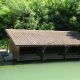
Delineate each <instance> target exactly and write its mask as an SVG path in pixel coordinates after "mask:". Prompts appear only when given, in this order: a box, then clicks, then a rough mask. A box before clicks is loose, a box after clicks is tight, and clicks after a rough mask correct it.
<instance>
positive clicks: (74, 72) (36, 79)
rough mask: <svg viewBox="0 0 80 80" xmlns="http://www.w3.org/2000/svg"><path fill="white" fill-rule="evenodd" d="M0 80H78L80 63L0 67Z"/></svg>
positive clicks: (47, 63)
mask: <svg viewBox="0 0 80 80" xmlns="http://www.w3.org/2000/svg"><path fill="white" fill-rule="evenodd" d="M0 80H80V61H66V62H62V61H61V62H54V61H52V62H44V63H38V62H37V63H35V62H33V63H25V64H21V63H18V64H15V65H13V64H10V65H5V63H4V65H1V66H0Z"/></svg>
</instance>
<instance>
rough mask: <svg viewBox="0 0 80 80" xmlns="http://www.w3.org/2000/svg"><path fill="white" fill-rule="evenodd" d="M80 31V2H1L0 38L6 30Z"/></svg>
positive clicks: (49, 0) (76, 0)
mask: <svg viewBox="0 0 80 80" xmlns="http://www.w3.org/2000/svg"><path fill="white" fill-rule="evenodd" d="M7 28H13V29H36V30H39V29H40V30H41V29H42V30H70V31H75V30H76V31H80V0H0V38H1V39H3V38H5V37H6V33H5V31H4V30H5V29H7Z"/></svg>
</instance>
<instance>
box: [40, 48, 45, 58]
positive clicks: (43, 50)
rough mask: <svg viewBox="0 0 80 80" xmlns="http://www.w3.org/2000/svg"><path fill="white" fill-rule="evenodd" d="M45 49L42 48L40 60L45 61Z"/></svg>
mask: <svg viewBox="0 0 80 80" xmlns="http://www.w3.org/2000/svg"><path fill="white" fill-rule="evenodd" d="M45 49H46V47H43V48H42V53H41V59H42V60H45V56H44V52H45Z"/></svg>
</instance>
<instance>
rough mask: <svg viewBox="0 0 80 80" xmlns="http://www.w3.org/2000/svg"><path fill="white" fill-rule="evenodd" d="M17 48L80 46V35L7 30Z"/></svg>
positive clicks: (71, 32) (45, 31)
mask: <svg viewBox="0 0 80 80" xmlns="http://www.w3.org/2000/svg"><path fill="white" fill-rule="evenodd" d="M6 32H7V34H8V35H9V37H10V38H11V39H12V40H13V42H14V43H15V45H17V46H49V45H50V46H53V45H58V46H59V45H60V46H61V45H65V46H68V45H69V46H79V45H80V33H79V32H76V31H52V30H25V29H6Z"/></svg>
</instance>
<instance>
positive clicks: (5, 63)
mask: <svg viewBox="0 0 80 80" xmlns="http://www.w3.org/2000/svg"><path fill="white" fill-rule="evenodd" d="M78 61H80V60H79V59H67V60H61V59H60V60H59V59H58V60H56V59H54V60H45V61H42V60H28V61H15V60H14V61H0V66H8V65H24V64H44V63H60V62H78Z"/></svg>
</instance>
